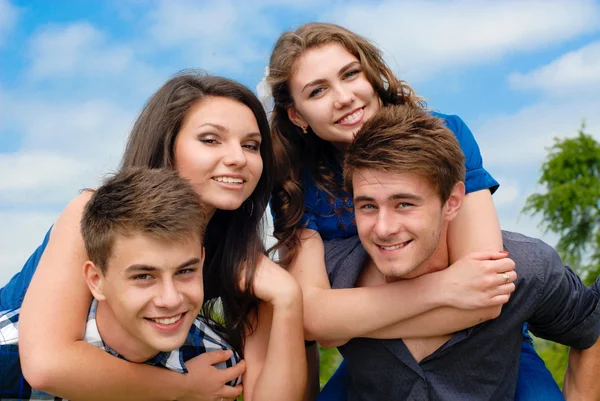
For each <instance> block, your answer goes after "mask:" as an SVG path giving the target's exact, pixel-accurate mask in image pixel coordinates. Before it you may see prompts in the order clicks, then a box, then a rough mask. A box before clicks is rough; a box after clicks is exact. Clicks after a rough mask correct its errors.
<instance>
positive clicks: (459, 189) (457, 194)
mask: <svg viewBox="0 0 600 401" xmlns="http://www.w3.org/2000/svg"><path fill="white" fill-rule="evenodd" d="M464 198H465V184H464V183H463V182H462V181H459V182H457V183H456V184H454V187H453V188H452V191H451V192H450V197H448V200H447V201H446V204H445V205H444V206H445V209H446V210H445V212H444V219H445V220H446V221H448V222H450V221H452V220H454V218H455V217H456V215H457V214H458V212H460V208H461V206H462V202H463V199H464Z"/></svg>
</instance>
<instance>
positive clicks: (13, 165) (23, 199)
mask: <svg viewBox="0 0 600 401" xmlns="http://www.w3.org/2000/svg"><path fill="white" fill-rule="evenodd" d="M87 170H88V167H87V166H86V163H85V162H83V161H82V160H75V159H71V158H68V157H65V155H60V154H57V153H50V152H43V151H41V152H19V153H9V154H3V153H0V202H1V203H5V204H14V205H19V206H20V207H23V206H25V205H38V206H39V205H40V204H56V203H63V204H64V203H66V202H68V201H69V199H70V198H72V197H74V196H76V195H77V191H78V189H82V188H84V187H85V186H86V184H85V182H86V179H88V178H89V177H87V176H88V175H89V174H87V172H88V171H87ZM87 181H88V182H87V186H93V185H94V183H93V182H90V180H89V179H88V180H87Z"/></svg>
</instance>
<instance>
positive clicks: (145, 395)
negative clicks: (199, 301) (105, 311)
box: [19, 191, 244, 401]
mask: <svg viewBox="0 0 600 401" xmlns="http://www.w3.org/2000/svg"><path fill="white" fill-rule="evenodd" d="M90 196H91V193H90V192H89V191H86V192H83V193H82V194H80V195H79V196H78V197H76V198H75V199H74V200H73V201H71V202H70V203H69V205H68V206H67V207H66V208H65V209H64V211H63V212H62V214H61V215H60V217H59V218H58V221H57V222H56V224H55V225H54V227H53V229H52V232H51V234H50V240H49V242H48V245H47V247H46V250H45V251H44V254H43V256H42V258H41V260H40V263H39V266H38V268H37V270H36V272H35V274H34V276H33V279H32V281H31V285H30V287H29V289H28V291H27V294H26V296H25V299H24V302H23V307H22V310H21V316H20V321H19V351H20V354H21V364H22V369H23V374H24V376H25V378H26V379H27V381H28V382H29V384H31V386H32V387H33V388H36V389H39V390H42V391H45V392H48V393H50V394H54V395H56V396H60V397H63V398H68V399H85V400H107V399H111V400H140V401H143V400H174V399H178V400H214V399H218V397H235V396H237V395H238V394H239V393H240V392H241V388H237V389H234V388H231V387H229V388H225V385H224V384H225V383H226V382H227V381H229V380H231V378H233V377H237V376H238V375H239V374H241V373H242V371H243V368H244V364H240V365H239V366H238V365H236V366H234V367H232V368H230V369H228V370H226V371H216V369H214V368H213V367H212V366H211V364H212V363H217V362H220V361H221V360H226V359H228V356H227V355H226V354H225V352H222V353H219V352H217V353H209V354H206V355H201V356H200V357H197V358H194V360H191V361H188V363H187V366H188V370H190V374H188V375H183V374H179V373H175V372H171V371H169V370H167V369H162V368H158V367H153V366H148V365H143V364H136V363H131V362H127V361H125V360H122V359H119V358H115V357H114V356H112V355H110V354H108V353H106V352H105V351H103V350H101V349H99V348H96V347H94V346H92V345H90V344H88V343H86V342H84V341H82V338H83V335H84V332H85V326H86V320H87V314H88V311H89V307H90V304H91V300H92V296H91V294H90V292H89V290H88V287H87V285H86V283H85V281H84V278H83V265H84V263H85V262H86V260H87V254H86V250H85V245H84V243H83V238H82V236H81V233H80V220H81V216H82V214H83V209H84V207H85V205H86V204H87V202H88V200H89V198H90ZM49 333H51V335H49ZM211 369H212V370H211ZM230 370H231V371H230ZM223 372H227V373H231V374H230V375H227V373H223ZM222 376H223V377H222ZM229 376H232V377H231V378H229ZM220 380H222V385H219V384H220V383H219V381H220ZM215 388H217V389H218V390H214V389H215Z"/></svg>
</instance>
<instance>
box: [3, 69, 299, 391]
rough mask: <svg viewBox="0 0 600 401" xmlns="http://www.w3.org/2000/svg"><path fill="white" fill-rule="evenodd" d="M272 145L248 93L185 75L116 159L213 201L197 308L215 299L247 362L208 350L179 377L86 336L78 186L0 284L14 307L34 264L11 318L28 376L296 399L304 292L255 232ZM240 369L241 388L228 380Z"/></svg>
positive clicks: (153, 106) (62, 386) (56, 383)
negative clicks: (173, 178)
mask: <svg viewBox="0 0 600 401" xmlns="http://www.w3.org/2000/svg"><path fill="white" fill-rule="evenodd" d="M232 116H234V117H235V118H232ZM272 152H273V150H272V144H271V140H270V134H269V125H268V121H267V118H266V115H265V113H264V110H263V108H262V105H261V104H260V102H259V101H258V99H257V98H256V97H255V96H254V94H252V92H251V91H250V90H248V89H247V88H246V87H244V86H243V85H241V84H239V83H237V82H234V81H231V80H228V79H225V78H220V77H211V76H203V75H200V74H197V73H193V72H186V73H182V74H179V75H177V76H175V77H174V78H172V79H170V80H169V81H168V82H167V83H165V84H164V85H163V86H162V87H161V88H160V89H159V90H158V91H157V92H156V93H155V94H154V95H153V96H152V97H151V98H150V100H149V101H148V103H147V104H146V106H145V107H144V109H143V110H142V112H141V114H140V116H139V118H138V119H137V121H136V123H135V125H134V127H133V129H132V131H131V134H130V136H129V141H128V144H127V148H126V149H125V153H124V155H123V159H122V163H121V167H122V168H127V167H132V166H143V167H149V168H160V167H167V168H173V169H175V170H176V171H177V172H178V173H179V174H180V175H181V176H183V177H184V178H186V179H188V180H189V181H190V183H191V184H192V186H193V188H194V189H195V191H196V192H197V194H198V196H199V197H200V198H201V200H202V201H203V203H204V204H205V205H206V206H207V207H208V208H209V212H210V215H211V219H210V222H209V224H208V227H207V232H206V238H205V249H206V261H205V264H204V285H205V299H211V300H212V302H209V303H208V304H206V305H205V313H207V314H210V313H212V312H214V308H213V306H214V305H215V301H216V300H220V304H221V305H222V308H220V309H222V315H223V318H224V323H225V329H226V331H227V333H228V337H229V341H230V343H231V344H232V346H233V348H234V349H235V350H236V351H237V352H239V353H240V354H241V355H242V356H243V358H244V360H245V361H243V362H242V363H240V364H238V365H236V366H234V367H232V368H229V369H226V370H217V369H216V368H214V367H213V366H212V365H213V364H215V363H218V362H221V361H222V360H226V359H228V358H229V355H228V354H227V353H226V352H225V351H223V352H216V353H206V354H202V355H200V356H198V357H196V358H194V359H192V360H190V361H188V362H186V367H187V369H188V370H189V373H188V374H179V373H175V372H171V371H169V370H167V369H161V368H158V367H153V366H148V365H142V364H135V363H130V362H127V361H124V360H122V359H118V358H115V357H113V356H111V355H108V354H107V353H105V352H104V351H101V350H99V349H97V348H95V347H93V346H91V345H89V344H87V343H85V342H83V341H82V336H83V332H84V328H85V321H86V316H87V313H88V310H87V309H88V308H89V305H90V302H91V294H90V292H89V290H88V289H87V287H86V285H85V282H84V279H83V275H82V267H83V264H84V263H85V261H86V260H87V255H86V252H85V248H84V244H83V240H82V237H81V234H80V230H79V221H80V219H81V215H82V209H83V208H84V206H85V204H86V202H87V201H88V199H89V197H90V194H89V192H84V193H82V194H81V195H79V196H78V197H76V198H75V199H74V200H73V201H72V202H71V203H70V204H69V205H68V206H67V207H66V208H65V210H64V211H63V212H62V214H61V215H60V217H59V218H58V220H57V222H56V224H55V225H54V226H53V227H52V229H51V231H50V233H49V236H48V238H47V241H45V244H44V245H43V246H42V247H40V249H38V251H37V252H36V253H37V254H36V255H35V257H33V258H32V259H31V260H30V262H31V263H29V264H28V265H27V266H26V269H25V270H24V271H22V272H21V275H20V276H19V277H17V278H15V280H13V281H11V283H9V285H8V286H7V287H5V288H4V290H3V293H4V294H5V295H6V296H4V295H3V302H5V303H4V304H3V305H2V307H7V306H9V305H8V304H9V303H12V305H10V306H15V305H14V304H18V303H19V302H20V299H21V298H22V297H23V295H24V294H25V290H26V289H27V288H26V287H27V283H28V278H27V277H28V276H30V275H31V274H32V272H33V271H34V270H35V274H33V278H32V279H31V285H29V288H28V289H27V292H26V295H24V298H25V299H24V301H23V305H22V310H21V318H20V322H19V329H20V331H19V347H20V353H21V363H22V368H23V373H24V375H25V377H26V379H27V381H29V382H30V384H31V385H32V386H33V387H35V388H38V389H40V390H43V391H46V392H48V393H51V394H56V395H58V396H61V397H64V398H69V399H86V400H107V399H111V400H143V401H147V400H175V399H177V400H232V399H235V398H237V396H238V395H239V394H240V393H241V391H242V386H243V395H244V399H245V400H269V401H270V400H294V399H300V398H301V397H302V392H303V390H304V386H305V381H306V380H305V379H306V362H305V356H304V355H305V354H304V350H303V344H304V343H303V335H302V296H301V290H300V287H299V286H298V284H297V283H296V281H295V280H294V279H293V277H292V276H291V275H290V274H289V273H287V272H286V271H285V270H284V269H282V268H280V267H279V266H278V265H276V264H275V263H273V262H272V261H270V260H269V259H268V258H267V257H266V256H265V250H264V247H263V242H262V235H261V222H262V216H263V213H264V210H265V208H266V205H267V201H268V197H269V193H270V190H271V182H272V180H271V176H270V174H269V173H270V172H272V171H273V167H272V166H273V156H272ZM40 255H41V257H40ZM38 260H39V264H38V263H37V261H38ZM7 291H8V292H7ZM241 374H243V384H242V385H241V386H238V387H236V388H233V387H229V386H227V385H226V384H225V383H227V382H228V381H230V380H231V379H232V378H235V377H237V376H239V375H241Z"/></svg>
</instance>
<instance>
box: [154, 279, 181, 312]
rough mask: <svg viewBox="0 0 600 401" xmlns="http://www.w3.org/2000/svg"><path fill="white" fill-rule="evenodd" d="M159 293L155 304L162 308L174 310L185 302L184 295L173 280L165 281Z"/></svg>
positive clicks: (155, 298)
mask: <svg viewBox="0 0 600 401" xmlns="http://www.w3.org/2000/svg"><path fill="white" fill-rule="evenodd" d="M158 291H159V292H158V294H156V296H155V297H154V303H155V305H156V306H158V307H160V308H165V309H173V308H176V307H177V306H179V305H180V303H181V302H182V301H183V297H182V294H181V292H180V291H179V289H178V288H177V286H176V285H175V283H174V282H173V280H170V279H167V280H165V281H164V282H163V283H162V285H161V286H160V289H159V290H158Z"/></svg>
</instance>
